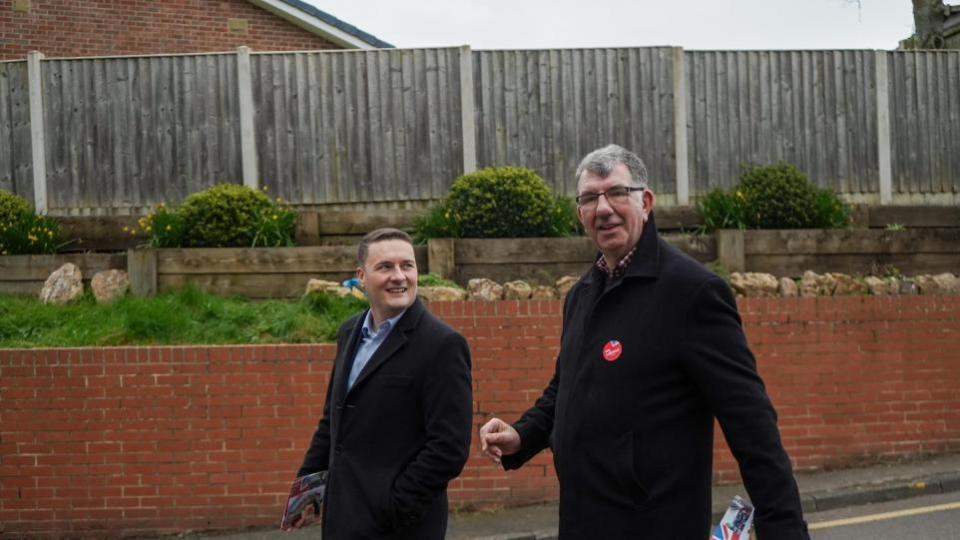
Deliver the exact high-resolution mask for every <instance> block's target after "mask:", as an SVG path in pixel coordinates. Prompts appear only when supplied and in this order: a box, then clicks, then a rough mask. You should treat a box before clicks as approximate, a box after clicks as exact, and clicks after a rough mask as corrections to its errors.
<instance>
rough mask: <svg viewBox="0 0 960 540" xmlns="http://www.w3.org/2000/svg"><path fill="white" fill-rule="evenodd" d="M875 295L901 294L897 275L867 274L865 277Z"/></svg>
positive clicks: (868, 286) (868, 287) (864, 280)
mask: <svg viewBox="0 0 960 540" xmlns="http://www.w3.org/2000/svg"><path fill="white" fill-rule="evenodd" d="M863 282H864V283H865V284H866V285H867V289H869V290H870V294H872V295H874V296H891V295H897V294H900V281H899V280H898V279H897V278H895V277H888V278H880V277H877V276H867V277H865V278H864V279H863Z"/></svg>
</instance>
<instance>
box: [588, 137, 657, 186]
mask: <svg viewBox="0 0 960 540" xmlns="http://www.w3.org/2000/svg"><path fill="white" fill-rule="evenodd" d="M617 163H623V164H624V165H626V166H627V170H629V171H630V179H631V180H633V183H634V185H636V186H638V187H642V188H644V189H649V187H648V186H647V167H646V166H645V165H644V164H643V160H641V159H640V156H638V155H636V154H634V153H633V152H631V151H629V150H627V149H626V148H624V147H622V146H618V145H616V144H608V145H607V146H604V147H603V148H600V149H597V150H594V151H593V152H590V153H589V154H587V156H586V157H585V158H583V161H581V162H580V166H579V167H577V189H578V190H579V189H580V188H579V186H580V177H581V176H583V173H584V172H585V171H589V172H591V173H593V174H595V175H597V176H599V177H600V178H606V177H607V176H609V175H610V172H611V171H613V168H614V167H615V166H616V165H617Z"/></svg>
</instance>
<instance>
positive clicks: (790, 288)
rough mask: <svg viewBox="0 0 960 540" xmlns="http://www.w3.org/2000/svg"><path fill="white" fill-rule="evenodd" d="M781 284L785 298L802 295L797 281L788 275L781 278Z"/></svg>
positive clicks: (781, 293) (781, 292)
mask: <svg viewBox="0 0 960 540" xmlns="http://www.w3.org/2000/svg"><path fill="white" fill-rule="evenodd" d="M779 285H780V287H779V292H780V296H782V297H783V298H795V297H797V296H800V289H799V288H798V287H797V282H796V281H794V280H792V279H790V278H788V277H782V278H780V283H779Z"/></svg>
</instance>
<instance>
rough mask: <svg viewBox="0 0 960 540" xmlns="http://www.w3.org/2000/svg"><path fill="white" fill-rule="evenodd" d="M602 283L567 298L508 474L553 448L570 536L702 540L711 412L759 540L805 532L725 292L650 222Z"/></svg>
mask: <svg viewBox="0 0 960 540" xmlns="http://www.w3.org/2000/svg"><path fill="white" fill-rule="evenodd" d="M606 280H607V277H606V275H605V273H604V272H602V271H600V270H598V269H596V268H593V269H591V270H590V271H589V272H587V273H586V274H585V275H584V276H583V277H582V278H581V279H580V281H579V282H578V283H577V284H576V285H574V287H573V288H572V289H571V290H570V292H569V293H568V295H567V298H566V302H565V304H564V312H563V332H562V337H561V346H560V353H559V355H558V358H557V365H556V371H555V374H554V376H553V379H552V380H551V381H550V384H549V385H548V386H547V388H546V390H545V391H544V393H543V395H542V396H541V397H540V398H539V399H538V401H537V402H536V404H535V405H534V406H533V407H532V408H531V409H530V410H529V411H527V412H526V413H525V414H524V415H523V416H522V417H521V419H520V420H519V421H518V422H517V423H516V424H515V427H516V428H517V430H518V431H519V432H520V436H521V443H522V449H521V451H520V452H519V453H517V454H514V455H513V456H507V457H506V458H505V459H504V460H503V463H504V466H505V467H506V468H508V469H510V468H516V467H519V466H520V465H522V464H523V463H524V462H526V461H527V460H529V459H530V458H531V457H533V455H534V454H536V453H537V452H539V451H540V450H542V449H544V448H546V447H547V446H551V447H552V450H553V454H554V464H555V466H556V470H557V476H558V477H559V480H560V537H561V538H563V539H581V538H584V539H585V538H604V539H617V538H670V539H681V540H684V539H690V540H703V539H704V538H707V537H708V531H709V529H710V525H711V523H710V513H711V512H710V510H711V500H710V499H711V476H712V463H713V461H712V459H713V420H714V417H716V418H717V419H718V420H719V422H720V426H721V428H722V429H723V433H724V435H725V437H726V439H727V442H728V443H729V445H730V448H731V450H732V451H733V454H734V456H735V457H736V458H737V460H738V462H739V465H740V471H741V473H742V475H743V479H744V482H745V485H746V488H747V491H748V492H749V496H750V498H751V499H752V501H753V502H754V503H755V504H756V507H757V515H756V527H757V532H758V536H759V538H760V539H761V540H770V539H773V540H790V539H795V538H797V539H800V538H802V539H806V538H808V535H807V532H806V525H805V524H804V522H803V518H802V512H801V508H800V499H799V495H798V491H797V486H796V482H795V480H794V478H793V474H792V471H791V464H790V460H789V458H788V457H787V454H786V452H785V451H784V449H783V447H782V445H781V441H780V434H779V430H778V428H777V423H776V422H777V417H776V413H775V411H774V408H773V406H772V405H771V403H770V400H769V398H768V397H767V394H766V391H765V390H764V385H763V382H762V381H761V379H760V376H759V375H758V374H757V370H756V362H755V360H754V357H753V355H752V354H751V352H750V350H749V348H748V347H747V342H746V339H745V337H744V334H743V331H742V328H741V322H740V317H739V314H738V312H737V308H736V303H735V302H734V299H733V295H732V294H731V291H730V287H729V286H728V285H727V284H726V283H725V282H724V281H723V280H722V279H720V278H719V277H717V276H716V275H714V274H712V273H711V272H709V271H708V270H706V269H705V268H704V267H703V265H701V264H700V263H698V262H696V261H694V260H693V259H691V258H689V257H687V256H686V255H685V254H683V253H682V252H680V251H679V250H677V249H675V248H674V247H672V246H671V245H670V244H668V243H667V242H665V241H663V240H662V239H660V238H659V237H658V235H657V231H656V225H655V224H654V222H653V219H652V217H651V219H650V220H649V221H648V222H647V224H646V226H645V228H644V231H643V233H642V235H641V239H640V242H639V243H638V246H637V251H636V253H635V254H634V257H633V259H632V260H631V263H630V265H629V266H628V268H627V271H626V274H625V276H624V277H623V278H622V280H621V281H620V282H619V283H617V284H615V285H613V286H612V287H609V288H607V286H606V285H607V283H606ZM605 351H606V357H605V354H604V353H605Z"/></svg>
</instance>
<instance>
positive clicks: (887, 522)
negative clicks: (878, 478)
mask: <svg viewBox="0 0 960 540" xmlns="http://www.w3.org/2000/svg"><path fill="white" fill-rule="evenodd" d="M806 518H807V523H808V524H809V525H810V536H811V538H812V539H813V540H867V539H870V540H877V539H879V540H883V539H886V538H890V539H899V538H917V539H921V538H922V539H923V540H956V539H957V538H960V492H953V493H946V494H942V495H928V496H925V497H915V498H910V499H903V500H899V501H894V502H889V503H877V504H867V505H863V506H854V507H850V508H843V509H839V510H833V511H830V512H819V513H816V514H808V515H807V516H806Z"/></svg>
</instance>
